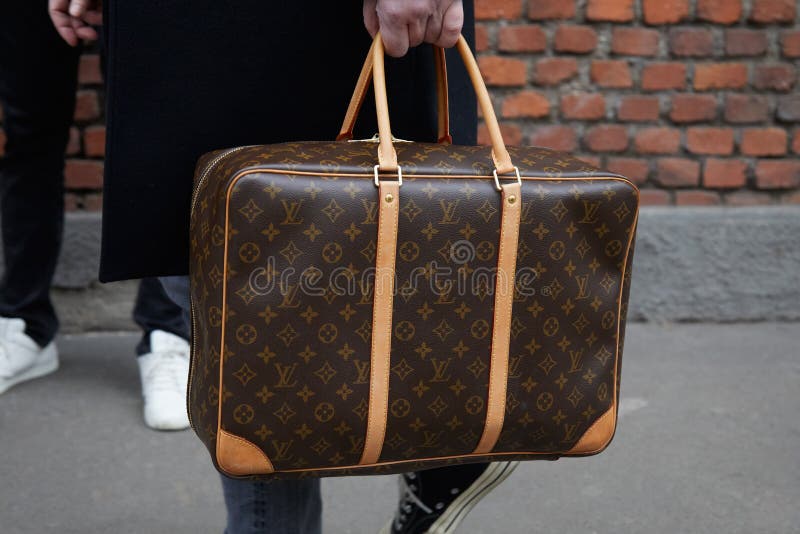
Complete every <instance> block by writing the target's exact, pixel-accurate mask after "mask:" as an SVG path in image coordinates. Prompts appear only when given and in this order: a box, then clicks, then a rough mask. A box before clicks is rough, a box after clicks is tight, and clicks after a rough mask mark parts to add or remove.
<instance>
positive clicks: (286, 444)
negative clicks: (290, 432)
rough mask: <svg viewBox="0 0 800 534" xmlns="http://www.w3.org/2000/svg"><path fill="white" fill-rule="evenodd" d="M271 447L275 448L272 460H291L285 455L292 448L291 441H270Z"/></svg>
mask: <svg viewBox="0 0 800 534" xmlns="http://www.w3.org/2000/svg"><path fill="white" fill-rule="evenodd" d="M272 446H273V447H274V448H275V456H274V458H273V459H274V460H288V459H289V458H291V456H289V455H288V454H287V453H288V452H289V448H290V447H291V446H292V441H291V440H290V441H280V440H277V439H273V440H272Z"/></svg>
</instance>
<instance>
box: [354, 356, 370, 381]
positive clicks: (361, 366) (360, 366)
mask: <svg viewBox="0 0 800 534" xmlns="http://www.w3.org/2000/svg"><path fill="white" fill-rule="evenodd" d="M353 365H355V366H356V373H358V377H357V379H356V381H355V382H353V383H354V384H366V383H368V382H369V362H368V361H366V360H353Z"/></svg>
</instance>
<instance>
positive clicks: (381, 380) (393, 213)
mask: <svg viewBox="0 0 800 534" xmlns="http://www.w3.org/2000/svg"><path fill="white" fill-rule="evenodd" d="M388 192H391V193H394V195H395V196H396V197H397V198H396V201H395V202H394V203H392V204H387V203H384V202H385V201H384V198H383V197H384V194H386V193H388ZM399 197H400V188H399V187H396V186H395V185H394V184H392V186H391V187H390V186H388V185H387V186H385V189H384V186H381V187H379V188H378V201H379V202H381V211H382V212H383V214H380V213H379V220H378V253H377V256H376V258H375V264H376V265H377V266H378V267H379V268H380V267H381V266H382V265H383V263H384V256H385V254H387V253H388V252H389V251H388V250H387V249H388V248H389V247H385V246H381V243H383V242H384V240H385V238H384V236H385V233H386V231H387V225H386V224H384V223H386V222H390V223H391V228H390V232H391V235H392V239H391V241H390V243H392V247H391V248H392V250H391V254H392V255H391V259H390V265H389V267H391V269H390V270H391V271H392V277H391V278H390V279H389V288H387V289H388V295H389V306H387V307H386V311H385V312H384V311H383V310H382V309H381V307H379V306H376V305H375V304H376V301H377V295H378V293H377V292H378V280H379V279H380V278H381V273H380V271H379V272H378V273H376V277H375V280H376V283H375V289H374V291H375V296H374V298H373V306H375V309H374V310H373V315H374V314H375V313H376V310H381V313H386V315H387V316H386V317H385V318H384V319H385V322H386V324H387V325H388V329H389V331H388V335H386V336H385V337H386V340H385V341H384V342H383V343H384V345H383V346H382V347H376V346H375V339H376V336H375V332H373V334H372V344H373V345H372V355H371V360H370V376H371V379H370V400H369V410H370V411H371V410H373V409H374V408H376V406H375V402H376V397H377V396H378V395H377V393H376V391H375V390H376V388H377V387H378V385H380V386H381V387H382V388H383V390H384V391H385V393H384V394H383V395H381V398H380V403H381V406H380V408H379V409H380V410H381V411H380V415H381V417H382V419H380V420H379V421H382V423H380V424H381V426H380V428H379V429H378V430H379V431H380V436H379V437H375V438H373V440H370V439H369V438H370V436H371V435H374V434H373V432H374V431H375V430H376V429H375V428H371V427H370V420H371V419H373V418H372V417H370V413H368V414H367V434H366V438H365V440H364V451H362V455H361V461H360V465H369V464H374V463H375V462H374V461H370V462H366V463H365V460H366V459H368V457H366V456H365V455H366V454H367V446H368V445H370V444H371V443H370V441H374V442H376V443H377V444H378V447H377V455H374V456H375V460H377V459H378V458H380V454H381V451H382V449H383V441H384V439H385V438H386V422H387V419H388V416H389V410H388V401H389V384H388V380H387V376H386V375H387V371H388V368H389V364H390V362H386V366H385V367H386V369H382V370H381V371H382V374H381V376H378V375H377V374H376V366H375V361H376V360H377V358H376V354H382V355H383V356H382V357H383V358H386V359H389V358H391V350H392V337H391V336H392V312H393V309H392V306H393V305H394V302H393V301H394V299H393V291H394V274H393V272H394V264H395V253H396V248H397V246H396V243H397V233H398V226H399V223H398V216H399V205H400V198H399ZM387 212H388V213H387ZM381 215H383V216H381ZM387 218H388V219H389V220H388V221H387ZM384 334H386V332H384ZM376 349H381V351H380V352H379V351H378V350H376ZM373 378H374V379H373ZM370 452H371V451H370ZM371 456H373V455H372V454H370V457H371Z"/></svg>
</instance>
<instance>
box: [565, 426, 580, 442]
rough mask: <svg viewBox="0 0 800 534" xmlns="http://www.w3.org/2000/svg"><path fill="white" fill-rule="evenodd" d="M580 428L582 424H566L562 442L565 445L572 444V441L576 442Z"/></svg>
mask: <svg viewBox="0 0 800 534" xmlns="http://www.w3.org/2000/svg"><path fill="white" fill-rule="evenodd" d="M580 426H581V424H580V423H574V424H568V423H565V424H564V439H563V440H562V441H563V442H564V443H567V442H570V441H575V439H576V438H577V431H578V428H579V427H580Z"/></svg>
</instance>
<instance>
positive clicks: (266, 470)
mask: <svg viewBox="0 0 800 534" xmlns="http://www.w3.org/2000/svg"><path fill="white" fill-rule="evenodd" d="M217 464H218V465H219V467H220V469H222V470H223V471H225V472H226V473H227V474H229V475H234V476H247V475H268V474H270V473H273V472H274V471H275V469H274V468H273V467H272V462H270V461H269V458H267V455H266V454H264V451H262V450H261V449H260V448H258V447H257V446H256V445H254V444H253V443H251V442H249V441H247V440H246V439H244V438H240V437H238V436H234V435H233V434H231V433H230V432H226V431H224V430H222V429H220V431H219V433H218V434H217Z"/></svg>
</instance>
